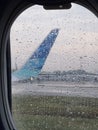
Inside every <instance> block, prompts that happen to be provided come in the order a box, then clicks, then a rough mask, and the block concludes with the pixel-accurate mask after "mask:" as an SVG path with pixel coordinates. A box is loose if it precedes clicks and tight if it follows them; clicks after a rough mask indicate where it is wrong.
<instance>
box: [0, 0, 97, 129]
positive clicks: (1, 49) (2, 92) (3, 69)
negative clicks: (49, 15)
mask: <svg viewBox="0 0 98 130" xmlns="http://www.w3.org/2000/svg"><path fill="white" fill-rule="evenodd" d="M73 3H76V4H79V5H82V6H84V7H86V8H87V9H89V10H91V11H92V12H93V13H94V14H95V15H96V16H97V17H98V12H97V10H96V9H95V8H94V7H93V6H92V5H91V3H90V2H87V1H83V2H81V1H80V2H78V1H77V2H75V1H74V0H73ZM35 4H38V5H46V6H51V5H53V6H55V5H61V4H64V0H62V1H61V3H60V2H58V0H55V1H54V2H52V1H49V0H47V1H45V2H43V0H41V1H38V2H34V3H33V2H32V1H30V0H29V1H28V2H27V1H26V0H24V1H22V0H17V1H16V2H14V1H11V2H9V3H6V5H7V6H6V9H4V10H2V12H3V16H2V17H1V19H0V28H1V34H0V61H1V62H0V73H1V76H0V104H1V110H0V114H1V120H0V122H1V127H0V128H3V129H4V130H15V129H16V128H15V126H14V123H13V119H12V114H11V108H10V107H9V106H11V101H10V100H11V89H10V88H11V85H10V84H9V85H10V86H9V85H8V77H7V75H8V74H7V69H8V68H7V65H6V64H7V61H6V53H7V49H8V48H9V49H10V47H9V46H7V45H8V44H10V28H11V26H12V24H13V22H14V21H15V19H16V18H17V17H18V15H19V14H21V13H22V12H23V11H24V10H25V9H27V8H28V7H30V6H32V5H35ZM10 73H11V72H10ZM9 80H10V79H9ZM9 82H11V81H9ZM8 89H10V95H9V91H8ZM8 95H9V97H8Z"/></svg>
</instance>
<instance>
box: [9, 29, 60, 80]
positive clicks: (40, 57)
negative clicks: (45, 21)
mask: <svg viewBox="0 0 98 130" xmlns="http://www.w3.org/2000/svg"><path fill="white" fill-rule="evenodd" d="M58 33H59V29H57V28H56V29H53V30H51V32H50V33H49V34H48V36H47V37H46V38H45V39H44V41H43V42H42V43H41V44H40V46H39V47H38V48H37V49H36V50H35V52H34V53H33V55H32V56H31V57H30V58H29V59H28V60H27V62H26V63H25V64H24V65H23V66H22V68H21V69H19V70H17V71H15V72H13V73H12V81H18V80H26V79H32V78H34V77H37V76H38V74H39V73H40V72H41V69H42V67H43V65H44V63H45V61H46V59H47V56H48V54H49V52H50V50H51V47H52V45H53V43H54V42H55V39H56V37H57V35H58Z"/></svg>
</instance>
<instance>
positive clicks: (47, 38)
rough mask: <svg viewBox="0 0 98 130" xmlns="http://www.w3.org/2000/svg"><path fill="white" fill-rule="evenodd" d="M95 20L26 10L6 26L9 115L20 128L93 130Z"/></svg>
mask: <svg viewBox="0 0 98 130" xmlns="http://www.w3.org/2000/svg"><path fill="white" fill-rule="evenodd" d="M97 41H98V20H97V18H96V17H95V16H94V15H93V14H92V13H91V12H90V11H88V10H87V9H85V8H83V7H81V6H79V5H75V4H73V7H72V8H71V9H70V10H44V9H43V7H41V6H37V5H36V6H33V7H30V8H29V9H27V10H25V11H24V12H23V13H22V14H21V15H20V16H19V17H18V18H17V19H16V20H15V22H14V24H13V26H12V28H11V54H12V55H11V56H12V57H11V59H12V97H13V104H12V105H13V117H14V120H15V124H16V126H17V128H18V129H19V130H96V129H97V127H98V52H97V51H98V43H97Z"/></svg>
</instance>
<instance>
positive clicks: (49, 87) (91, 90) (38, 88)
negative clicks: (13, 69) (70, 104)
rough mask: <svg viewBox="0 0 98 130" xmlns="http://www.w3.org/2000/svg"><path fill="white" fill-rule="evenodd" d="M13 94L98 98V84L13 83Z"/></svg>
mask: <svg viewBox="0 0 98 130" xmlns="http://www.w3.org/2000/svg"><path fill="white" fill-rule="evenodd" d="M12 94H13V95H16V94H18V95H43V96H78V97H93V98H98V84H94V83H85V84H82V83H66V82H39V83H29V82H28V83H13V84H12Z"/></svg>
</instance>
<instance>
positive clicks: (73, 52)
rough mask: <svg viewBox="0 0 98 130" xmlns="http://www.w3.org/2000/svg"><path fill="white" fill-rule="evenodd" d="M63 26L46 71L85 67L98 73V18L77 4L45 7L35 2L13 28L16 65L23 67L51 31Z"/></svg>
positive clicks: (46, 63) (13, 57)
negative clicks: (69, 7) (63, 6)
mask: <svg viewBox="0 0 98 130" xmlns="http://www.w3.org/2000/svg"><path fill="white" fill-rule="evenodd" d="M54 28H60V31H59V35H58V37H57V39H56V41H55V43H54V45H53V47H52V49H51V51H50V53H49V56H48V58H47V60H46V62H45V65H44V67H43V70H42V71H55V70H61V71H68V70H73V69H84V70H86V71H89V72H94V73H98V19H97V18H96V16H95V15H94V14H92V13H91V12H90V11H89V10H87V9H85V8H84V7H81V6H79V5H75V4H73V7H72V8H71V9H70V10H55V11H53V10H51V11H50V10H48V11H47V10H44V9H43V8H42V7H41V6H32V7H30V8H29V9H27V10H25V11H24V12H23V13H22V14H21V15H20V16H19V17H18V18H17V19H16V20H15V22H14V24H13V26H12V29H11V53H12V68H15V62H16V63H17V65H18V68H20V67H21V66H22V65H23V64H24V63H25V62H26V61H27V59H28V58H29V57H30V56H31V55H32V53H33V52H34V50H35V49H36V48H37V47H38V46H39V45H40V44H41V42H42V41H43V40H44V38H45V37H46V36H47V35H48V33H49V32H50V31H51V30H52V29H54Z"/></svg>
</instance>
